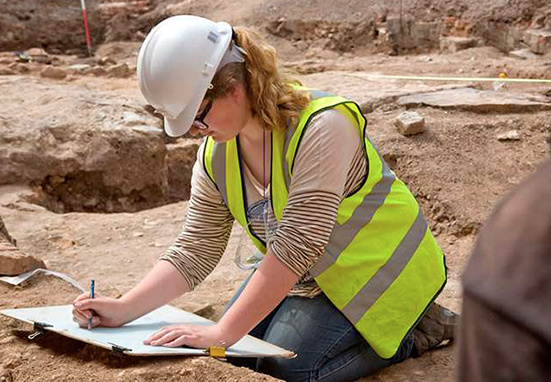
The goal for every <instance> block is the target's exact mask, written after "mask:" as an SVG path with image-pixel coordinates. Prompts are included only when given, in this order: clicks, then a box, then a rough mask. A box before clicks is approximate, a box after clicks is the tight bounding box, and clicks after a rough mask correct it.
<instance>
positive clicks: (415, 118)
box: [394, 111, 427, 136]
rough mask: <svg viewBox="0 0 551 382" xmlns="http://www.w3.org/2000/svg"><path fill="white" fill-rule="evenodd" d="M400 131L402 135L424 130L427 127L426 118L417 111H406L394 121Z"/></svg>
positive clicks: (418, 132)
mask: <svg viewBox="0 0 551 382" xmlns="http://www.w3.org/2000/svg"><path fill="white" fill-rule="evenodd" d="M394 125H395V126H396V127H397V128H398V132H400V134H402V135H406V136H407V135H415V134H420V133H422V132H424V131H425V130H426V129H427V127H426V124H425V118H423V117H422V116H421V115H420V114H419V113H417V112H415V111H404V112H402V113H400V115H399V116H398V118H396V120H395V121H394Z"/></svg>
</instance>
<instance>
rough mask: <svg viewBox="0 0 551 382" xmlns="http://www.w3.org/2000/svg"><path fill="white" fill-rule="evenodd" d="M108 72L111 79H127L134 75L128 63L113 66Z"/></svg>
mask: <svg viewBox="0 0 551 382" xmlns="http://www.w3.org/2000/svg"><path fill="white" fill-rule="evenodd" d="M107 72H108V73H109V76H110V77H119V78H126V77H128V76H130V75H131V74H132V72H131V71H130V68H129V67H128V65H127V64H126V63H122V64H118V65H114V66H111V67H110V68H109V69H108V70H107Z"/></svg>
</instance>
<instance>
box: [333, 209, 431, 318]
mask: <svg viewBox="0 0 551 382" xmlns="http://www.w3.org/2000/svg"><path fill="white" fill-rule="evenodd" d="M427 228H428V226H427V222H426V220H425V218H424V217H423V213H422V212H421V209H420V208H419V213H418V214H417V218H416V219H415V223H413V225H412V226H411V227H410V229H409V230H408V233H407V234H406V236H404V238H403V239H402V241H401V242H400V244H399V245H398V247H397V248H396V250H395V251H394V253H393V254H392V256H391V257H390V259H388V261H387V262H386V263H385V265H383V266H382V267H381V268H380V269H379V270H378V271H377V273H375V275H374V276H373V277H372V278H371V279H370V280H369V281H368V282H367V283H366V284H365V285H364V286H363V287H362V289H361V290H360V291H359V292H358V293H357V294H356V295H355V296H354V298H353V299H352V300H351V301H350V302H349V303H348V304H347V305H346V306H345V307H344V308H343V309H342V313H343V314H344V315H345V316H346V317H347V318H348V319H349V320H350V321H351V322H352V323H353V324H355V323H357V322H358V321H360V319H361V318H362V317H363V315H364V314H365V312H366V311H367V310H368V309H369V308H371V306H372V305H373V304H374V303H375V302H376V301H377V299H379V297H381V296H382V295H383V293H384V292H385V291H386V290H387V289H388V287H390V285H391V284H392V283H393V282H394V280H396V278H398V276H399V275H400V273H401V272H402V270H403V269H404V268H405V266H406V265H407V263H408V262H409V260H410V259H411V258H412V257H413V254H414V253H415V250H416V249H417V248H418V247H419V245H420V244H421V241H422V240H423V238H424V237H425V233H426V232H427Z"/></svg>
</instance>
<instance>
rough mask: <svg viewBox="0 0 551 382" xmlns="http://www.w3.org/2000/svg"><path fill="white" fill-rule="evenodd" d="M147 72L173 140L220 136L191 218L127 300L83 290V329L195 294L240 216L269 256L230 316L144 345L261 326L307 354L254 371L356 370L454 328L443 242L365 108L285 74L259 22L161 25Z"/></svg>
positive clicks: (344, 377) (313, 375)
mask: <svg viewBox="0 0 551 382" xmlns="http://www.w3.org/2000/svg"><path fill="white" fill-rule="evenodd" d="M138 76H139V81H140V88H141V90H142V93H143V94H144V96H145V98H146V99H147V100H148V101H149V102H150V103H151V104H152V105H153V106H154V107H155V108H156V109H157V110H158V111H159V112H160V113H162V114H163V115H164V117H165V130H166V132H167V133H168V134H169V135H172V136H179V135H182V134H184V133H185V132H187V131H188V130H190V131H191V133H192V134H201V135H204V136H206V139H205V142H204V143H203V145H202V146H201V148H200V150H199V154H198V158H197V159H198V160H197V163H196V165H195V167H194V170H193V178H192V193H191V199H190V202H189V210H188V214H187V216H186V222H185V225H184V228H183V231H182V233H181V234H180V236H179V237H178V239H177V240H176V243H175V244H174V245H173V246H172V247H171V248H170V249H169V250H168V251H167V253H165V254H164V255H163V256H162V257H161V261H159V263H158V264H157V265H156V266H155V267H154V268H153V270H152V271H151V272H150V273H149V274H148V275H147V276H146V277H145V279H144V280H143V281H142V282H140V283H139V284H138V285H137V286H136V287H135V288H134V289H132V290H131V291H130V292H128V293H127V294H126V295H124V296H123V297H121V298H120V299H108V298H105V297H100V298H96V299H93V300H90V299H89V298H88V295H87V294H83V295H81V296H79V297H78V298H77V299H76V300H75V303H74V305H75V309H74V311H73V312H74V319H75V321H77V322H78V323H79V324H80V325H82V326H85V325H86V324H87V320H88V318H90V309H93V310H94V311H95V313H96V314H95V315H94V316H93V319H92V325H93V326H98V325H102V326H118V325H122V324H124V323H126V322H129V321H131V320H133V319H135V318H137V317H139V316H141V315H143V314H145V313H147V312H149V311H151V310H153V309H155V308H157V307H159V306H161V305H163V304H165V303H167V302H169V301H170V300H172V299H174V298H176V297H177V296H180V295H181V294H183V293H186V292H188V291H190V290H192V289H193V288H194V287H195V286H196V285H197V284H199V283H200V282H201V281H202V280H203V279H204V278H205V277H206V276H207V275H208V274H209V273H210V272H211V271H212V269H214V267H215V266H216V264H217V262H218V261H219V259H220V257H221V256H222V254H223V252H224V249H225V247H226V244H227V241H228V237H229V235H230V232H231V227H232V223H233V220H234V219H237V221H238V222H239V223H240V224H241V225H242V226H244V227H245V229H246V230H247V232H248V234H249V235H250V237H251V239H252V240H253V242H254V244H255V245H256V247H257V248H258V249H259V251H260V252H262V253H263V254H265V256H264V258H263V260H262V262H261V263H260V264H259V265H258V267H257V269H256V270H255V271H254V272H253V273H252V275H251V276H250V277H249V279H248V281H247V282H246V283H245V285H244V286H243V287H242V288H241V289H240V291H239V292H238V293H237V295H236V297H234V299H233V300H232V303H231V306H230V307H229V308H228V309H227V311H226V312H225V314H224V315H223V317H222V318H221V320H220V322H218V323H217V324H216V325H213V326H209V327H205V326H189V325H177V326H172V327H167V328H163V329H162V330H160V331H159V332H157V333H154V334H153V335H152V336H151V337H150V338H148V339H147V340H146V341H145V342H146V344H150V345H153V346H182V345H185V346H192V347H200V348H204V347H209V346H225V347H228V346H231V345H232V344H234V343H235V342H236V341H238V340H239V339H240V338H241V337H243V336H244V335H245V334H247V333H250V334H252V335H255V336H257V337H259V338H263V339H265V340H267V341H269V342H272V343H274V344H277V345H279V346H281V347H284V348H286V349H289V350H292V351H294V352H295V353H297V357H296V358H294V359H291V360H284V359H270V358H268V359H259V360H254V364H251V365H249V366H251V367H253V368H255V369H256V370H259V371H261V372H265V373H269V374H272V375H274V376H276V377H279V378H283V379H286V380H290V381H303V380H308V381H311V380H312V381H318V380H319V381H349V380H355V379H357V378H360V377H362V376H365V375H368V374H371V373H373V372H375V371H377V370H379V369H381V368H382V367H385V366H387V365H390V364H393V363H396V362H400V361H402V360H404V359H406V358H407V357H409V356H411V355H415V354H421V353H422V352H423V351H425V350H426V349H428V348H430V347H433V346H435V345H437V344H439V343H440V342H442V341H443V340H446V339H451V337H452V335H451V334H450V328H452V327H453V322H454V320H453V318H455V316H454V315H453V314H448V316H446V315H445V313H448V311H445V310H442V308H440V307H439V306H438V305H436V304H432V302H433V300H434V299H435V298H436V296H437V295H438V294H439V292H440V291H441V289H442V288H443V286H444V284H445V280H446V272H445V265H444V256H443V254H442V251H441V250H440V248H439V247H438V245H437V244H436V242H435V240H434V238H433V236H432V235H431V233H430V230H429V229H428V228H427V225H426V222H425V220H424V218H423V215H422V213H421V212H420V209H419V206H418V204H417V203H416V201H415V199H414V198H413V196H412V195H411V193H410V192H409V191H408V190H407V188H406V187H405V185H404V184H403V183H402V182H401V181H400V180H398V179H397V178H396V177H395V175H394V174H393V173H392V171H390V169H389V168H388V167H387V165H386V164H385V163H384V161H383V160H382V158H381V156H380V155H379V154H378V153H377V151H376V149H375V148H374V146H373V145H372V144H371V142H370V141H369V139H368V138H367V137H366V136H365V118H364V117H363V115H362V113H361V111H360V109H359V107H358V106H357V105H356V104H355V103H353V102H351V101H348V100H345V99H343V98H340V97H336V96H331V95H328V94H324V93H321V92H316V91H311V90H307V89H304V88H302V87H300V86H298V85H295V84H293V83H292V82H291V81H289V80H287V79H285V78H283V77H282V76H281V75H280V73H279V72H278V68H277V61H276V55H275V52H274V50H273V48H271V47H270V46H268V45H266V44H265V43H264V42H263V41H262V40H261V39H260V38H259V36H257V35H255V34H253V33H252V32H251V31H249V30H246V29H236V30H233V29H232V28H231V27H230V26H229V25H228V24H226V23H214V22H212V21H210V20H206V19H203V18H200V17H195V16H175V17H171V18H169V19H167V20H165V21H163V22H162V23H160V24H159V25H158V26H157V27H155V28H154V29H153V30H152V31H151V33H150V34H149V35H148V36H147V38H146V40H145V42H144V43H143V45H142V48H141V50H140V54H139V57H138ZM427 311H428V313H427V314H425V318H426V319H423V320H421V317H423V314H424V313H425V312H427ZM443 320H444V321H446V322H444V321H443ZM415 326H417V327H420V328H424V331H418V330H413V328H414V327H415ZM417 332H419V333H421V334H415V333H417Z"/></svg>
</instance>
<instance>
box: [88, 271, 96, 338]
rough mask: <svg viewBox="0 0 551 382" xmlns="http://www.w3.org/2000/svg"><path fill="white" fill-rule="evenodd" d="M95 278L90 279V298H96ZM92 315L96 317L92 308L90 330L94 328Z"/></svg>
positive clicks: (89, 321) (89, 320) (89, 322)
mask: <svg viewBox="0 0 551 382" xmlns="http://www.w3.org/2000/svg"><path fill="white" fill-rule="evenodd" d="M94 284H95V282H94V280H90V298H91V299H92V298H94V286H95V285H94ZM92 317H94V311H93V310H91V309H90V318H89V319H88V330H90V329H92Z"/></svg>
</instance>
